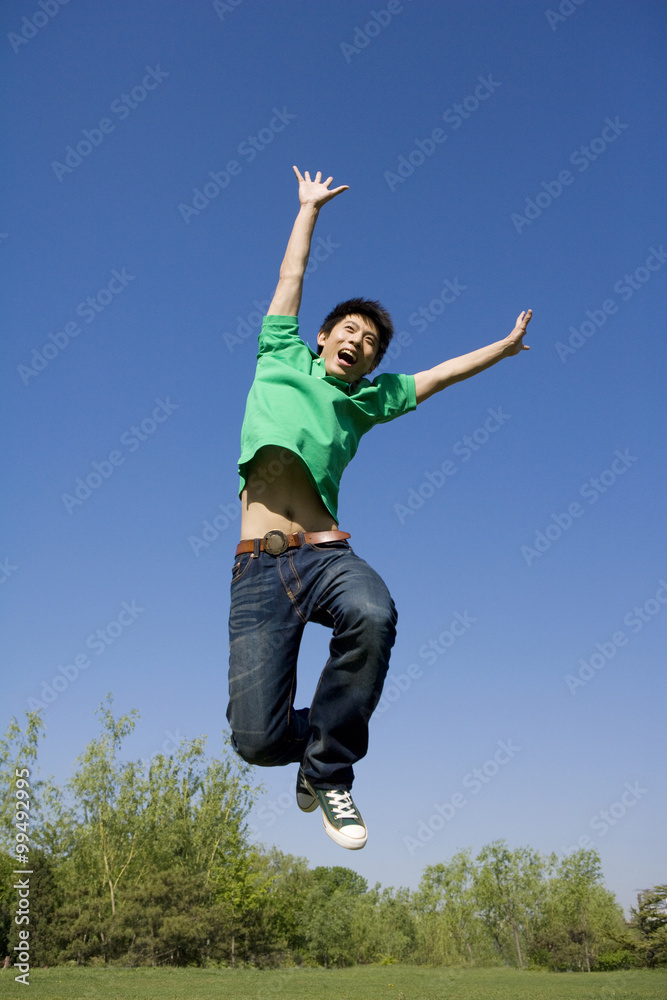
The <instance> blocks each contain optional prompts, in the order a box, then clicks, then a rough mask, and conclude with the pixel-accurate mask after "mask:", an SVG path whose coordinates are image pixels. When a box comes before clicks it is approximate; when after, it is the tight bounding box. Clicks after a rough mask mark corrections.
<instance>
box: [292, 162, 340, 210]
mask: <svg viewBox="0 0 667 1000" xmlns="http://www.w3.org/2000/svg"><path fill="white" fill-rule="evenodd" d="M292 169H293V170H294V173H295V174H296V177H297V180H298V182H299V201H300V202H301V204H302V205H314V206H315V208H321V206H322V205H325V204H326V203H327V202H328V201H331V199H332V198H335V197H336V195H337V194H340V193H341V191H349V185H348V184H342V185H341V186H340V187H337V188H333V189H332V190H331V191H330V190H329V185H330V184H331V182H332V180H333V177H327V179H326V180H325V181H323V180H322V171H321V170H318V171H317V173H316V174H315V180H314V181H311V179H310V174H309V173H308V171H307V170H306V174H305V177H302V176H301V174H300V173H299V169H298V167H293V168H292Z"/></svg>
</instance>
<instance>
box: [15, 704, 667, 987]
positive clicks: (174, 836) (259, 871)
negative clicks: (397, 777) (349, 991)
mask: <svg viewBox="0 0 667 1000" xmlns="http://www.w3.org/2000/svg"><path fill="white" fill-rule="evenodd" d="M99 717H100V722H101V728H100V733H99V735H98V736H97V737H95V738H94V739H93V740H91V742H90V743H89V744H88V745H87V746H86V748H85V750H84V751H83V753H82V754H81V755H80V756H79V757H78V758H77V760H76V762H75V764H74V768H73V772H72V777H71V778H70V780H69V782H68V783H67V784H66V785H65V786H62V787H61V786H58V785H56V784H55V783H54V782H53V781H51V780H47V779H38V777H37V776H36V775H37V770H36V769H37V760H38V744H39V740H40V738H41V735H42V733H43V728H44V726H43V722H42V720H41V716H40V713H39V712H32V713H27V716H26V723H25V726H24V727H23V728H21V727H20V726H19V724H18V723H17V722H16V720H12V722H11V724H10V726H9V728H8V730H7V732H6V734H5V736H4V738H2V739H0V780H1V782H2V801H1V813H0V819H1V824H0V875H1V879H0V958H1V957H2V956H4V955H12V954H14V948H15V946H16V945H17V944H18V942H19V937H18V934H19V926H20V925H19V924H17V921H16V913H17V890H16V888H15V882H16V878H17V876H16V875H14V874H13V873H14V871H15V870H16V869H17V867H19V865H18V864H17V853H16V852H17V849H18V848H17V842H20V843H25V837H18V841H17V836H18V834H17V830H18V829H19V827H22V828H27V827H26V824H25V823H24V824H22V823H21V822H20V821H18V822H17V817H19V816H20V817H21V818H23V817H24V816H27V814H28V811H29V816H30V822H29V843H28V844H27V849H28V850H29V870H30V872H31V874H30V955H31V964H32V966H33V967H35V966H40V965H57V964H60V963H66V962H69V963H77V964H105V963H110V964H119V965H162V964H171V965H198V966H206V965H215V964H224V965H232V966H234V965H238V964H250V963H251V964H254V965H257V966H261V967H272V966H283V965H294V964H309V965H324V966H341V965H352V964H356V963H371V962H384V963H387V962H394V961H400V962H415V963H428V964H435V965H457V966H488V965H501V964H505V965H511V966H515V967H518V968H526V967H531V966H532V967H535V966H539V967H543V968H549V969H553V970H568V969H573V970H581V971H591V970H605V969H618V968H629V967H640V966H654V965H657V964H663V963H667V885H657V886H655V887H653V888H651V889H650V890H647V891H646V892H644V893H642V894H640V896H639V898H638V903H637V907H636V909H633V911H632V915H631V918H630V920H629V921H628V920H626V919H625V917H624V915H623V911H622V909H621V907H620V906H619V904H618V903H617V902H616V900H615V898H614V896H613V894H612V893H611V892H610V891H609V890H608V889H606V888H605V887H604V884H603V878H602V871H601V864H600V859H599V857H598V855H597V853H596V852H595V851H594V850H578V851H574V852H572V853H571V854H569V855H567V856H565V857H562V858H558V857H557V856H556V855H553V854H552V855H548V856H547V855H543V854H540V853H539V852H537V851H534V850H532V849H531V848H529V847H517V848H511V847H509V846H508V845H507V844H506V843H505V842H504V841H494V842H493V843H491V844H488V845H486V846H485V847H484V848H483V849H482V850H481V851H480V852H479V853H478V854H477V856H476V857H473V855H472V852H471V851H470V850H462V851H459V852H458V853H456V854H455V855H454V856H453V857H452V858H450V859H449V860H446V861H442V862H440V863H439V864H435V865H428V866H427V867H426V868H424V870H423V873H422V878H421V882H420V884H419V887H418V889H417V890H414V891H412V890H408V889H405V888H398V889H396V888H393V887H389V888H385V887H382V886H381V885H380V884H379V883H378V884H376V885H375V886H373V887H369V886H368V885H367V883H366V881H365V879H363V878H362V877H361V876H360V875H358V874H357V873H356V872H354V871H352V870H350V869H348V868H345V867H341V866H334V867H328V868H327V867H316V868H310V867H309V865H308V863H307V861H306V859H305V858H300V857H294V856H292V855H289V854H284V853H283V852H281V851H279V850H277V849H275V848H266V847H263V846H261V845H257V844H255V843H253V842H252V841H251V839H250V834H249V830H248V826H247V823H246V819H247V816H248V814H249V812H250V809H251V807H252V805H253V802H254V801H255V800H256V798H257V795H258V789H257V788H256V786H255V785H254V783H253V780H252V778H251V771H250V768H249V767H248V766H247V765H245V764H244V763H243V762H242V761H241V760H240V759H239V758H238V757H237V756H236V754H234V753H233V751H231V749H230V748H229V747H228V746H227V747H226V748H224V750H223V753H222V754H221V755H220V756H219V757H212V756H210V755H208V754H207V751H206V741H205V739H204V738H198V739H193V740H184V741H182V743H181V745H180V746H179V747H177V748H175V749H174V750H173V751H172V752H171V753H168V754H167V753H162V754H157V755H156V756H155V757H154V758H153V759H152V760H151V761H150V762H145V761H128V760H124V759H123V757H122V747H123V743H124V741H125V740H126V739H127V738H128V737H129V736H130V734H131V733H132V731H133V729H134V727H135V725H136V721H137V718H138V716H137V713H136V712H135V711H133V712H130V713H129V714H128V715H123V716H121V717H119V718H116V717H115V716H114V713H113V704H112V700H111V697H110V696H108V697H107V699H106V701H105V702H104V703H103V704H102V705H101V706H100V710H99ZM24 770H25V771H27V772H28V773H29V774H30V775H31V780H30V801H29V810H28V809H25V810H24V809H23V805H24V804H25V803H24V801H23V800H24V799H25V796H23V795H22V796H21V797H20V800H19V801H20V803H21V809H20V810H19V811H18V812H17V805H19V801H17V798H16V796H17V779H16V774H17V773H19V771H20V772H21V773H23V771H24Z"/></svg>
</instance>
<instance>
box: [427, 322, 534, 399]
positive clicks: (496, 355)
mask: <svg viewBox="0 0 667 1000" xmlns="http://www.w3.org/2000/svg"><path fill="white" fill-rule="evenodd" d="M532 315H533V310H532V309H528V311H527V312H522V313H520V314H519V316H518V317H517V321H516V326H515V327H514V329H513V330H512V332H511V333H510V334H509V335H508V336H507V337H505V339H504V340H498V341H496V343H495V344H489V345H488V346H487V347H480V349H479V350H478V351H471V352H470V354H462V355H461V357H460V358H451V360H449V361H443V362H442V364H440V365H436V366H435V368H429V370H428V371H425V372H418V373H417V374H416V375H415V388H416V390H417V403H421V402H423V401H424V400H425V399H428V397H429V396H432V395H433V394H434V393H436V392H440V390H441V389H445V388H447V386H448V385H453V384H454V382H462V381H463V379H466V378H470V376H471V375H476V374H477V372H482V371H484V369H485V368H490V367H491V365H495V364H496V363H497V362H498V361H502V359H503V358H509V357H511V356H512V355H514V354H518V353H519V352H520V351H529V350H530V348H529V347H528V345H527V344H524V343H523V337H524V335H525V333H526V327H527V326H528V324H529V323H530V318H531V316H532Z"/></svg>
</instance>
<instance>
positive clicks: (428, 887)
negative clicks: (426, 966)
mask: <svg viewBox="0 0 667 1000" xmlns="http://www.w3.org/2000/svg"><path fill="white" fill-rule="evenodd" d="M475 878H476V868H475V863H474V861H473V860H472V857H471V855H470V851H469V850H466V851H459V852H458V853H457V854H455V855H454V857H453V858H452V859H451V860H450V861H448V862H446V863H444V862H441V863H439V864H436V865H427V866H426V868H425V869H424V872H423V874H422V879H421V882H420V885H419V891H418V895H417V897H416V900H417V902H418V905H419V907H420V911H421V913H422V925H423V940H424V945H425V947H426V950H427V954H430V956H431V957H430V959H429V960H430V961H436V962H441V963H443V964H453V963H457V964H458V963H460V964H469V965H474V964H475V951H477V950H482V949H481V948H480V944H481V942H482V940H483V939H484V938H485V937H486V934H485V929H484V926H483V924H482V922H481V920H480V918H479V916H478V914H477V903H476V896H475V884H476V883H475Z"/></svg>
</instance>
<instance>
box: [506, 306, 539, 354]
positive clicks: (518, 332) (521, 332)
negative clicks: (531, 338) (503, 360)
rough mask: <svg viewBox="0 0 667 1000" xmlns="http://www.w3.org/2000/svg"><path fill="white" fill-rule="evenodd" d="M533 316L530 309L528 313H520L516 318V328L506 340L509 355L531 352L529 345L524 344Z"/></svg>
mask: <svg viewBox="0 0 667 1000" xmlns="http://www.w3.org/2000/svg"><path fill="white" fill-rule="evenodd" d="M532 315H533V310H532V309H528V310H527V311H526V312H522V313H519V315H518V316H517V318H516V326H515V327H514V329H513V330H512V332H511V333H510V334H509V336H507V337H506V338H505V340H506V342H507V348H508V349H507V354H508V355H511V354H518V353H519V351H529V350H530V347H529V346H528V344H524V342H523V338H524V336H525V333H526V327H527V326H528V324H529V323H530V319H531V316H532Z"/></svg>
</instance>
